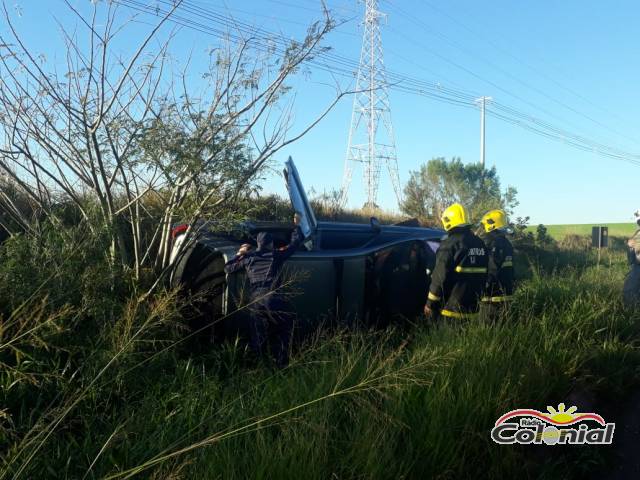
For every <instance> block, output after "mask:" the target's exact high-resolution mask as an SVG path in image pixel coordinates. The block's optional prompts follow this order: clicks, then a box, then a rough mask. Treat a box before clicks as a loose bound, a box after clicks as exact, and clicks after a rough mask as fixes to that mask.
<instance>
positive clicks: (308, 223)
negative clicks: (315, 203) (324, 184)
mask: <svg viewBox="0 0 640 480" xmlns="http://www.w3.org/2000/svg"><path fill="white" fill-rule="evenodd" d="M282 173H283V175H284V179H285V182H286V184H287V190H288V191H289V198H290V199H291V205H293V209H294V210H295V211H296V212H297V213H298V214H299V215H300V217H301V218H300V229H301V230H302V234H303V235H304V238H305V240H308V239H310V238H312V237H313V235H314V234H315V232H316V228H317V227H318V222H317V221H316V216H315V215H314V213H313V209H312V208H311V205H310V204H309V200H308V199H307V194H306V193H305V191H304V187H303V186H302V182H301V181H300V175H299V174H298V169H297V168H296V166H295V164H294V163H293V159H292V158H291V157H289V159H288V160H287V162H286V164H285V169H284V170H283V172H282ZM305 243H306V242H305Z"/></svg>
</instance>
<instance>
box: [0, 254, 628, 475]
mask: <svg viewBox="0 0 640 480" xmlns="http://www.w3.org/2000/svg"><path fill="white" fill-rule="evenodd" d="M12 248H16V247H12ZM25 248H26V247H25ZM18 250H20V249H18ZM529 253H531V252H529ZM7 255H8V254H7ZM12 255H13V254H12ZM553 255H554V258H548V257H547V256H545V254H543V253H540V252H537V254H536V255H533V254H530V255H528V256H525V255H524V254H523V255H522V256H521V261H524V260H523V259H527V258H528V260H529V261H530V263H529V264H527V265H519V267H520V270H521V271H524V269H525V268H527V271H528V275H527V276H526V277H527V278H526V280H523V281H521V283H520V285H519V288H518V292H517V295H516V300H515V301H514V303H513V305H512V306H511V308H510V310H509V311H508V312H507V313H506V315H505V317H504V318H503V319H501V320H500V321H499V322H497V323H496V324H493V325H489V324H486V323H483V322H474V323H468V324H464V325H433V324H430V323H429V322H426V321H421V322H419V324H417V325H414V326H410V327H403V328H401V327H395V328H391V329H388V330H385V331H365V330H359V331H339V332H331V333H330V332H319V333H317V334H316V335H315V337H314V338H313V339H310V341H309V342H308V344H307V345H305V346H304V347H303V348H301V349H300V350H299V351H297V352H295V353H294V356H293V358H292V362H291V365H290V366H289V367H288V368H286V369H283V370H276V369H274V368H273V367H272V365H271V364H270V363H269V362H260V361H256V360H254V359H252V357H251V356H250V355H247V352H246V351H245V349H244V348H243V347H242V346H241V345H240V344H239V343H229V344H226V345H222V346H217V347H214V348H212V349H211V350H210V351H209V352H207V353H205V354H199V355H194V354H192V353H191V352H190V351H189V349H188V348H187V347H185V345H186V344H185V342H181V339H182V338H183V337H184V332H183V330H182V329H181V326H180V325H181V324H180V318H179V315H178V313H177V312H178V310H177V306H176V299H175V298H174V296H173V295H174V294H173V292H164V293H160V294H158V295H157V296H155V297H153V298H151V299H148V300H145V301H144V302H142V303H140V302H138V301H137V300H136V298H137V297H136V294H135V291H128V293H127V294H126V295H123V294H121V293H118V292H119V290H117V289H116V290H113V291H112V292H111V293H105V296H107V297H109V298H110V299H111V300H112V302H107V303H105V305H109V308H111V309H112V310H111V311H112V312H113V316H112V317H108V318H107V316H103V317H100V322H98V321H96V317H95V316H94V315H95V314H94V313H90V312H91V311H90V310H89V308H90V305H87V303H86V300H83V298H84V296H85V295H90V294H92V293H91V292H92V291H91V290H89V291H88V292H87V293H82V294H81V295H79V296H77V295H72V296H70V297H68V301H67V302H62V301H56V302H52V301H51V300H50V298H51V294H52V292H54V293H56V294H59V293H60V286H59V285H57V284H56V285H54V286H51V287H47V284H46V283H45V285H44V286H43V287H41V288H40V289H39V290H38V291H37V294H36V295H29V296H27V303H26V304H25V305H22V306H21V304H20V303H18V302H17V296H15V297H12V298H13V300H12V302H13V303H12V305H13V307H12V309H11V311H9V312H8V313H5V316H4V319H5V320H3V322H2V327H3V328H2V331H3V332H4V333H3V335H2V337H1V338H0V361H1V362H3V365H6V368H5V367H4V366H3V370H2V380H3V382H2V392H1V395H2V397H1V398H2V401H1V405H2V407H1V412H2V413H1V414H0V425H1V428H0V433H1V435H2V436H1V437H0V452H1V453H0V455H1V458H2V463H1V464H0V467H1V468H2V471H1V474H0V477H1V478H13V477H16V476H18V477H19V478H46V477H49V478H131V477H136V476H139V477H142V478H225V479H234V478H237V479H241V478H265V479H266V478H284V479H286V478H296V479H297V478H300V477H301V476H302V477H303V478H318V479H325V478H332V477H335V478H356V477H357V478H442V479H446V478H452V479H453V478H462V477H469V478H499V477H504V478H513V477H515V476H516V475H518V476H519V477H525V478H582V477H583V476H584V475H585V474H586V471H588V470H591V469H593V468H604V466H605V465H606V464H607V462H608V461H610V458H609V456H608V455H609V453H610V452H608V450H607V449H603V448H600V449H597V448H582V449H579V450H577V449H569V448H565V449H560V448H555V447H554V448H550V447H546V449H545V448H544V447H541V448H538V449H536V448H528V447H524V446H523V447H509V446H498V445H495V444H493V443H492V441H491V440H490V438H489V431H490V429H491V427H492V426H493V424H494V422H495V420H496V419H497V418H498V417H499V416H500V415H502V414H503V413H505V412H506V411H507V410H511V409H514V408H536V409H540V410H544V409H545V407H546V405H557V404H558V403H560V402H572V401H575V402H577V404H576V405H577V407H578V408H579V410H585V409H596V410H597V411H598V413H601V414H603V415H610V416H611V420H613V421H622V418H621V417H619V416H617V415H620V412H618V413H616V412H615V410H614V409H613V408H612V406H614V405H616V402H617V401H618V400H619V399H620V398H622V397H624V396H625V395H627V394H628V393H629V392H630V391H631V390H632V389H635V388H636V387H637V385H638V371H640V370H638V367H639V366H640V354H639V351H638V348H637V342H638V339H639V338H640V329H639V324H638V320H640V318H639V316H638V314H637V313H636V312H633V311H627V310H625V309H624V308H623V306H622V304H621V300H620V297H621V293H620V291H621V283H622V277H623V275H624V271H625V265H624V259H623V258H622V255H621V254H617V253H615V252H614V253H611V254H610V257H607V258H605V259H603V261H602V263H601V265H600V267H599V268H598V267H596V265H595V257H594V256H593V255H592V254H590V253H584V252H583V253H580V254H577V253H570V252H563V251H556V252H554V254H553ZM6 258H7V259H8V260H10V258H9V257H6ZM11 258H13V257H11ZM21 258H22V261H26V260H25V257H24V256H23V257H21ZM34 261H37V259H35V260H34ZM54 263H55V262H54ZM98 263H99V262H98ZM6 265H9V267H6ZM2 268H10V269H11V272H16V271H17V270H18V269H19V266H18V264H17V263H11V261H9V262H8V263H5V264H4V265H3V267H0V270H1V269H2ZM93 268H94V269H98V270H99V268H100V267H99V265H95V266H94V267H93ZM61 275H62V273H61ZM45 280H47V279H46V278H45V279H44V280H42V281H45ZM65 281H68V282H71V281H72V279H66V280H65ZM38 285H40V284H38ZM30 291H31V293H33V291H34V290H33V288H32V289H31V290H30ZM116 294H117V296H115V295H116ZM116 300H117V301H116ZM113 304H118V305H120V307H119V308H117V309H115V308H114V307H113ZM16 309H20V311H22V312H23V313H22V314H21V313H20V312H18V313H16V314H12V312H14V311H16ZM24 312H33V315H26V316H25V314H24ZM38 312H42V313H38ZM30 322H31V323H30ZM83 322H91V323H90V324H91V325H92V329H93V331H92V333H90V332H89V333H88V332H86V331H85V330H84V329H83V328H81V324H82V323H83ZM18 326H19V327H18ZM54 327H55V328H54ZM87 342H88V343H87ZM18 351H19V352H20V353H16V352H18ZM25 359H29V361H25ZM32 360H37V361H36V362H35V364H34V363H30V361H32ZM38 362H40V363H38ZM26 373H28V374H29V376H24V375H23V374H26ZM21 375H22V376H21ZM585 399H590V400H589V403H587V402H586V400H585ZM581 403H582V404H581ZM623 413H624V412H623ZM606 418H607V420H610V419H609V418H608V417H606Z"/></svg>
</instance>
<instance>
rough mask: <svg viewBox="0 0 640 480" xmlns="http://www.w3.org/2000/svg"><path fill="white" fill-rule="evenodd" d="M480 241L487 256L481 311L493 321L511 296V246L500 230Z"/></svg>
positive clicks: (490, 233)
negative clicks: (485, 281) (485, 282)
mask: <svg viewBox="0 0 640 480" xmlns="http://www.w3.org/2000/svg"><path fill="white" fill-rule="evenodd" d="M482 239H483V240H484V243H485V245H486V246H487V251H488V254H489V265H488V270H487V286H486V288H485V291H484V294H483V296H482V311H483V313H484V314H485V316H487V317H488V318H490V319H494V318H495V317H496V316H497V315H499V314H500V311H501V310H502V307H504V305H505V304H506V302H508V301H509V300H511V296H512V295H513V246H512V245H511V242H510V241H509V239H508V238H507V237H506V235H505V233H504V232H503V231H502V230H492V231H491V232H488V233H485V234H484V235H483V236H482Z"/></svg>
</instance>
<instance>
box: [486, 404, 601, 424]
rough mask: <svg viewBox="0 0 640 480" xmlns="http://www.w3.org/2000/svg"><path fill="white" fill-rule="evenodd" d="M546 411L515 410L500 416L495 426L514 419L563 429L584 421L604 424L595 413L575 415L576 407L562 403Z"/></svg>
mask: <svg viewBox="0 0 640 480" xmlns="http://www.w3.org/2000/svg"><path fill="white" fill-rule="evenodd" d="M547 410H548V413H547V412H540V411H538V410H533V409H530V408H519V409H517V410H511V411H510V412H507V413H505V414H504V415H503V416H501V417H500V418H499V419H498V420H497V422H496V425H500V424H502V423H504V422H506V421H507V420H509V419H511V418H515V417H530V418H538V419H540V420H543V421H544V422H546V423H548V424H551V425H558V426H563V427H566V426H568V425H573V424H575V423H579V422H582V421H585V420H594V421H596V422H598V423H599V424H600V425H605V424H606V422H605V421H604V418H602V417H601V416H600V415H598V414H597V413H584V412H583V413H576V412H577V410H578V407H569V408H568V409H567V408H566V406H565V404H564V403H560V404H559V405H558V409H557V410H556V409H555V408H554V407H547Z"/></svg>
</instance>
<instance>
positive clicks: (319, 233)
mask: <svg viewBox="0 0 640 480" xmlns="http://www.w3.org/2000/svg"><path fill="white" fill-rule="evenodd" d="M283 174H284V179H285V182H286V185H287V190H288V192H289V196H290V199H291V203H292V205H293V209H294V210H295V211H296V212H297V213H298V215H299V216H300V228H301V230H302V233H303V236H304V241H303V242H302V244H301V245H300V247H299V249H298V250H297V251H296V252H295V253H294V254H293V255H292V256H291V258H290V259H289V260H287V263H286V264H285V268H284V271H283V275H284V281H283V288H284V289H285V293H286V294H287V295H286V298H287V299H288V302H289V303H290V308H291V311H293V312H295V313H296V316H297V318H298V325H301V326H303V327H304V328H303V329H302V330H306V329H309V328H314V327H315V326H317V325H318V324H319V323H320V322H329V323H331V324H334V325H351V324H353V323H355V322H358V323H360V324H362V323H364V324H366V325H377V326H384V325H386V324H388V323H389V322H390V321H394V320H408V321H410V320H412V319H413V318H415V317H416V316H417V315H419V314H420V312H421V311H422V307H423V305H424V302H425V300H426V294H427V289H428V286H429V273H430V271H431V270H432V269H433V266H434V263H435V251H436V249H437V247H438V245H439V242H440V239H441V238H442V236H443V234H444V232H443V231H442V230H439V229H432V228H421V227H418V226H411V225H403V224H398V225H381V224H380V223H379V222H378V220H377V219H375V218H372V219H371V222H370V224H353V223H342V222H318V221H316V218H315V215H314V212H313V210H312V208H311V205H310V204H309V201H308V200H307V196H306V194H305V191H304V189H303V186H302V183H301V182H300V177H299V175H298V171H297V169H296V167H295V164H294V163H293V161H292V160H291V159H289V160H288V161H287V162H286V167H285V169H284V171H283ZM293 228H294V225H293V223H291V224H287V223H276V222H244V223H243V224H241V225H239V226H238V228H237V230H236V231H234V232H232V233H229V232H217V231H216V229H215V227H208V228H198V229H197V230H198V231H197V234H195V236H193V238H192V240H191V241H189V242H188V244H183V242H184V240H185V235H186V233H187V232H188V229H187V226H186V225H177V226H176V227H175V228H174V230H173V236H174V243H173V245H174V246H173V251H172V257H173V258H175V269H174V273H173V276H172V283H173V285H175V286H180V287H181V289H182V292H183V293H184V294H185V295H187V296H190V297H192V298H195V299H197V300H196V301H195V302H194V306H195V308H196V310H197V313H194V314H193V315H192V322H193V325H192V327H193V328H195V329H197V330H199V329H204V328H206V326H207V325H213V329H212V332H211V333H212V334H213V335H214V336H215V337H216V338H220V337H229V336H232V337H233V336H236V335H241V336H244V334H246V331H247V319H248V309H249V308H250V305H249V306H247V303H248V301H249V300H248V298H249V295H248V289H247V288H246V279H245V276H244V275H243V274H231V275H226V274H225V273H224V265H225V263H226V262H227V261H228V260H230V259H232V258H233V257H234V256H235V253H236V252H237V250H238V248H239V247H240V245H242V244H243V243H250V244H253V245H255V238H256V236H257V234H258V232H261V231H267V232H270V233H271V235H272V236H273V238H274V243H275V247H276V248H277V247H279V246H283V245H286V244H287V243H288V242H289V236H290V234H291V232H292V230H293ZM245 307H246V308H245Z"/></svg>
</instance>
